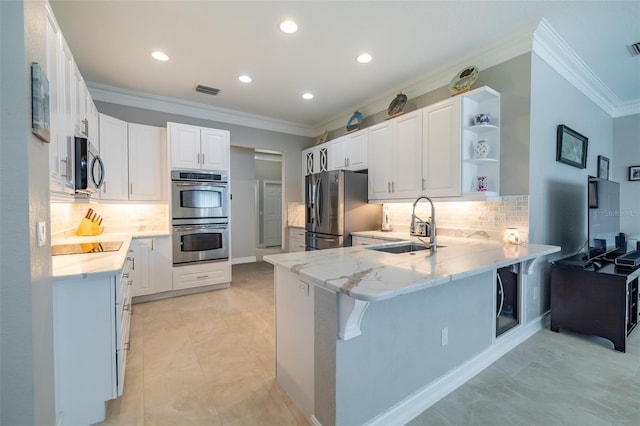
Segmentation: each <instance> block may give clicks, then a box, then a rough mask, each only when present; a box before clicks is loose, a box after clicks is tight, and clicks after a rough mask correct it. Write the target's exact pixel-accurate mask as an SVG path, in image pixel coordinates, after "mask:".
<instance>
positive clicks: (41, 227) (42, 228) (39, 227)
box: [36, 220, 47, 247]
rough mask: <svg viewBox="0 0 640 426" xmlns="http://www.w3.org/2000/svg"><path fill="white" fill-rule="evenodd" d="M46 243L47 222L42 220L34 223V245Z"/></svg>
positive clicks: (40, 245)
mask: <svg viewBox="0 0 640 426" xmlns="http://www.w3.org/2000/svg"><path fill="white" fill-rule="evenodd" d="M45 244H47V222H45V221H44V220H41V221H39V222H38V223H36V245H37V246H38V247H42V246H44V245H45Z"/></svg>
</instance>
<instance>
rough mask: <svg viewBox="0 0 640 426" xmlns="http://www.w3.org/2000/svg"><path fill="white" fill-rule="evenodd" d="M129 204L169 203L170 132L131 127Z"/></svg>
mask: <svg viewBox="0 0 640 426" xmlns="http://www.w3.org/2000/svg"><path fill="white" fill-rule="evenodd" d="M127 129H128V153H129V200H132V201H158V200H166V199H167V196H166V191H167V189H166V179H167V172H166V170H167V165H166V152H167V148H166V129H164V128H162V127H155V126H145V125H142V124H134V123H129V124H128V126H127Z"/></svg>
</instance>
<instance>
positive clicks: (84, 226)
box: [76, 217, 102, 235]
mask: <svg viewBox="0 0 640 426" xmlns="http://www.w3.org/2000/svg"><path fill="white" fill-rule="evenodd" d="M101 233H102V227H101V226H100V225H98V222H91V221H90V220H89V219H87V218H86V217H83V218H82V220H81V221H80V225H78V229H76V235H100V234H101Z"/></svg>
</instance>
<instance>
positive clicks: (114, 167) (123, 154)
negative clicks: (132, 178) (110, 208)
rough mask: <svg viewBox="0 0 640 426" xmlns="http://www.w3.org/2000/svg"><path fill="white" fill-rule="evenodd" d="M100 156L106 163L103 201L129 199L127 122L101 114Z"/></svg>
mask: <svg viewBox="0 0 640 426" xmlns="http://www.w3.org/2000/svg"><path fill="white" fill-rule="evenodd" d="M100 156H101V157H102V162H103V163H104V169H105V172H104V176H105V177H104V182H103V183H102V187H101V188H100V199H102V200H128V199H129V185H128V184H129V171H128V170H129V169H128V154H127V122H126V121H122V120H118V119H117V118H114V117H110V116H108V115H104V114H100Z"/></svg>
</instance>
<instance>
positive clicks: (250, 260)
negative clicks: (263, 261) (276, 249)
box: [231, 256, 258, 265]
mask: <svg viewBox="0 0 640 426" xmlns="http://www.w3.org/2000/svg"><path fill="white" fill-rule="evenodd" d="M257 261H258V258H257V257H255V256H247V257H234V258H233V259H231V264H232V265H239V264H241V263H255V262H257Z"/></svg>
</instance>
